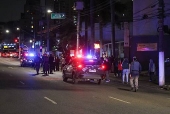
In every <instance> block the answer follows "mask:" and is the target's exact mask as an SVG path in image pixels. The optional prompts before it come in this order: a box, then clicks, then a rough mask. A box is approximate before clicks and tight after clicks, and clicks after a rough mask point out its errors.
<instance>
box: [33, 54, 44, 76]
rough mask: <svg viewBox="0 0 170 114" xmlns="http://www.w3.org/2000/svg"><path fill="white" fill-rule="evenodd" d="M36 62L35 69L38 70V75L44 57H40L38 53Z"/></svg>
mask: <svg viewBox="0 0 170 114" xmlns="http://www.w3.org/2000/svg"><path fill="white" fill-rule="evenodd" d="M34 62H35V70H36V72H37V75H39V70H40V66H41V62H42V59H41V58H40V55H39V54H37V56H36V57H35V59H34Z"/></svg>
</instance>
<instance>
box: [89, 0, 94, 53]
mask: <svg viewBox="0 0 170 114" xmlns="http://www.w3.org/2000/svg"><path fill="white" fill-rule="evenodd" d="M93 7H94V0H90V26H91V46H90V47H91V54H92V55H94V41H95V33H94V12H93Z"/></svg>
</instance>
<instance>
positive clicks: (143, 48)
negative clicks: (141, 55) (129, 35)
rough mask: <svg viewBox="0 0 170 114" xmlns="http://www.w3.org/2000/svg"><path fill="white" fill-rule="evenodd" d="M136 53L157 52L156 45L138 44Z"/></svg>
mask: <svg viewBox="0 0 170 114" xmlns="http://www.w3.org/2000/svg"><path fill="white" fill-rule="evenodd" d="M137 51H157V43H138V44H137Z"/></svg>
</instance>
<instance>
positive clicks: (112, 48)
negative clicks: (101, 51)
mask: <svg viewBox="0 0 170 114" xmlns="http://www.w3.org/2000/svg"><path fill="white" fill-rule="evenodd" d="M113 1H114V0H110V9H111V55H113V56H114V57H115V56H116V55H115V12H114V9H115V8H114V2H113Z"/></svg>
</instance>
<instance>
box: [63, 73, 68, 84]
mask: <svg viewBox="0 0 170 114" xmlns="http://www.w3.org/2000/svg"><path fill="white" fill-rule="evenodd" d="M67 79H68V78H67V77H66V75H65V72H64V71H63V81H64V82H66V81H67Z"/></svg>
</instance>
